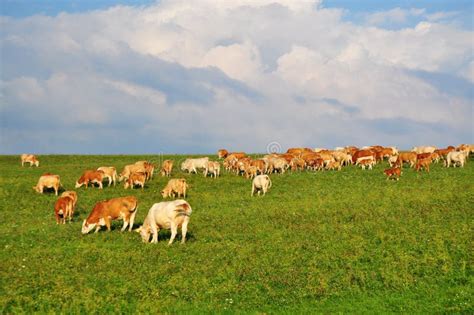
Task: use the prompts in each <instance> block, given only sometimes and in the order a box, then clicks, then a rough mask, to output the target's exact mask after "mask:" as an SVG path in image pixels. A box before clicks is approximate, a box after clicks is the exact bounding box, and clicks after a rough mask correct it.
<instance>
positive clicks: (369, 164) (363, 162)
mask: <svg viewBox="0 0 474 315" xmlns="http://www.w3.org/2000/svg"><path fill="white" fill-rule="evenodd" d="M357 161H358V163H359V166H360V167H361V168H362V169H363V170H365V168H366V167H368V168H369V170H371V169H372V167H373V166H374V165H375V161H374V160H373V159H359V160H357Z"/></svg>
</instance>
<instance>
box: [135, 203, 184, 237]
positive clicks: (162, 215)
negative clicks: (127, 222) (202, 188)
mask: <svg viewBox="0 0 474 315" xmlns="http://www.w3.org/2000/svg"><path fill="white" fill-rule="evenodd" d="M192 212H193V210H192V209H191V206H190V205H189V203H187V202H186V201H184V200H182V199H180V200H174V201H163V202H160V203H155V204H154V205H153V206H152V207H151V208H150V210H149V211H148V215H147V216H146V218H145V221H143V225H142V226H141V227H140V228H138V229H137V231H138V232H139V233H140V235H141V237H142V241H143V242H145V243H148V242H149V241H150V234H153V237H152V240H151V242H152V243H158V232H159V231H160V230H161V229H171V238H170V240H169V242H168V245H171V244H172V243H173V241H174V239H175V237H176V234H177V233H178V229H179V228H181V235H182V236H181V244H184V242H186V232H187V230H188V224H189V218H190V216H191V213H192Z"/></svg>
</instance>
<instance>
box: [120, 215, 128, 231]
mask: <svg viewBox="0 0 474 315" xmlns="http://www.w3.org/2000/svg"><path fill="white" fill-rule="evenodd" d="M127 226H128V220H127V219H126V218H123V226H122V229H121V230H120V232H123V231H125V229H126V228H127Z"/></svg>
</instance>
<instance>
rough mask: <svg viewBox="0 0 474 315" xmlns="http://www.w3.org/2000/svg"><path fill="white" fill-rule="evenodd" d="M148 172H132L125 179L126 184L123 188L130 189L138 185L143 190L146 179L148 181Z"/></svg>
mask: <svg viewBox="0 0 474 315" xmlns="http://www.w3.org/2000/svg"><path fill="white" fill-rule="evenodd" d="M146 178H147V176H146V174H145V173H142V172H139V173H132V174H130V176H129V177H128V179H127V180H126V181H125V184H124V185H123V188H125V189H128V187H130V188H131V189H133V186H135V185H137V186H140V187H141V188H142V190H143V189H144V188H145V181H146Z"/></svg>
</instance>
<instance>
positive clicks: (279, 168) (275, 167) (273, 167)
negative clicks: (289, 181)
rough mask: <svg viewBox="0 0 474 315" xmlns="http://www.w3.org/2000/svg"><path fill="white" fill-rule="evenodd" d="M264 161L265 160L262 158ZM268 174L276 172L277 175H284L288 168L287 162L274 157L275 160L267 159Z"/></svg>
mask: <svg viewBox="0 0 474 315" xmlns="http://www.w3.org/2000/svg"><path fill="white" fill-rule="evenodd" d="M264 160H265V158H264ZM266 161H267V164H268V169H267V171H268V172H269V173H273V172H275V171H276V172H277V173H281V174H283V173H285V170H286V169H287V168H288V166H289V165H288V162H287V161H286V160H285V159H284V158H280V157H276V158H268V159H267V160H266Z"/></svg>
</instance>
